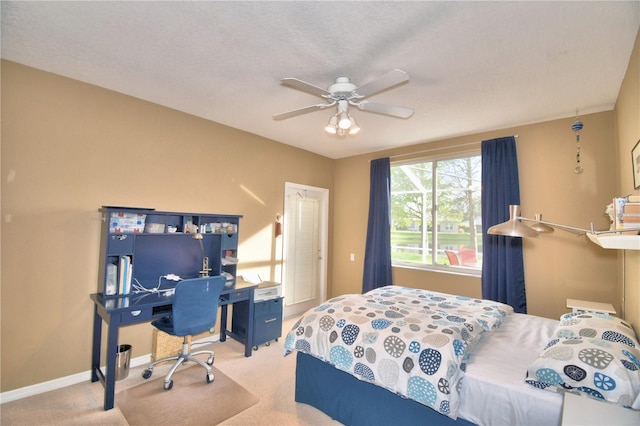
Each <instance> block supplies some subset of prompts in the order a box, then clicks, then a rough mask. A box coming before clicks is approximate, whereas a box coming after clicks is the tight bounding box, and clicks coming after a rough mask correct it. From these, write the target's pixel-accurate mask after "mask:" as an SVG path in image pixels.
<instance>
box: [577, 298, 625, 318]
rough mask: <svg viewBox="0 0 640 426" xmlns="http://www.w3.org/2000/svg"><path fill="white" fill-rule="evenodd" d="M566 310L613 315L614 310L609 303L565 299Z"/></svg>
mask: <svg viewBox="0 0 640 426" xmlns="http://www.w3.org/2000/svg"><path fill="white" fill-rule="evenodd" d="M567 308H571V309H573V312H596V313H603V314H612V315H615V313H616V310H615V309H614V308H613V305H612V304H610V303H600V302H589V301H588V300H576V299H567Z"/></svg>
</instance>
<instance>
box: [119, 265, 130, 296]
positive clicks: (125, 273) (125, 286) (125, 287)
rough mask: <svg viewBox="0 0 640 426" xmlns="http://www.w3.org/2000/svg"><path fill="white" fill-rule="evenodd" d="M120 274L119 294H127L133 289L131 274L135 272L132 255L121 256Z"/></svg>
mask: <svg viewBox="0 0 640 426" xmlns="http://www.w3.org/2000/svg"><path fill="white" fill-rule="evenodd" d="M119 270H120V274H119V276H118V294H120V295H126V294H129V292H130V291H131V276H132V273H133V265H132V263H131V257H129V256H121V257H120V265H119Z"/></svg>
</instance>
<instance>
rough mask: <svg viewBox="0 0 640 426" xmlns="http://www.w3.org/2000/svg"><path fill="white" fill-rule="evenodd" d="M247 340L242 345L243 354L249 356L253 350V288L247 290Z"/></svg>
mask: <svg viewBox="0 0 640 426" xmlns="http://www.w3.org/2000/svg"><path fill="white" fill-rule="evenodd" d="M247 311H248V312H247V341H246V342H245V345H244V356H246V357H250V356H251V353H252V351H253V333H254V330H253V325H254V322H253V319H254V311H255V304H254V301H253V290H251V291H250V292H249V309H247Z"/></svg>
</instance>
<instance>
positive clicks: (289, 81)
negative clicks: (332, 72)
mask: <svg viewBox="0 0 640 426" xmlns="http://www.w3.org/2000/svg"><path fill="white" fill-rule="evenodd" d="M407 81H409V75H408V74H407V73H406V72H404V71H402V70H400V69H394V70H392V71H390V72H388V73H387V74H385V75H383V76H382V77H380V78H377V79H375V80H373V81H370V82H369V83H366V84H364V85H362V86H360V87H357V86H356V85H355V84H353V83H351V80H350V79H349V78H348V77H338V78H336V79H335V82H334V83H333V84H332V85H331V86H329V87H328V88H327V89H326V90H325V89H322V88H320V87H318V86H314V85H313V84H310V83H307V82H305V81H302V80H299V79H297V78H283V79H282V80H280V82H281V84H283V85H285V86H289V87H292V88H294V89H298V90H302V91H305V92H308V93H311V94H313V95H318V96H320V97H322V98H324V99H325V100H326V102H325V103H321V104H315V105H310V106H307V107H304V108H299V109H294V110H293V111H288V112H284V113H282V114H278V115H274V116H273V119H274V120H284V119H287V118H291V117H295V116H297V115H300V114H305V113H307V112H312V111H316V110H323V109H326V108H330V107H333V106H335V107H336V109H337V112H336V113H335V114H334V115H332V116H331V118H330V119H329V123H328V124H327V126H326V127H325V130H326V131H327V132H328V133H330V134H337V135H338V136H342V135H345V134H351V135H353V134H356V133H358V132H359V131H360V127H359V126H358V124H357V123H356V120H355V118H353V116H351V114H349V106H350V105H351V106H355V107H357V108H358V109H360V110H363V111H369V112H375V113H378V114H383V115H389V116H391V117H397V118H405V119H406V118H409V117H411V116H412V115H413V110H412V109H410V108H405V107H401V106H396V105H389V104H382V103H378V102H370V101H367V100H365V99H364V98H365V97H367V96H371V95H373V94H375V93H378V92H381V91H383V90H386V89H389V88H391V87H393V86H397V85H398V84H401V83H404V82H407Z"/></svg>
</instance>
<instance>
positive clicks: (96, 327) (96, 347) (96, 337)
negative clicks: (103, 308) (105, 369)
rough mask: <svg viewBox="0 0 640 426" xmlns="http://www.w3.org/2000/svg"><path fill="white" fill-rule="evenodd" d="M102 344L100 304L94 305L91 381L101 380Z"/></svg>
mask: <svg viewBox="0 0 640 426" xmlns="http://www.w3.org/2000/svg"><path fill="white" fill-rule="evenodd" d="M101 345H102V317H101V316H100V315H99V314H98V305H97V304H94V305H93V349H92V352H91V382H97V381H98V380H99V378H98V374H97V371H98V370H99V369H100V349H101V348H100V346H101Z"/></svg>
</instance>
